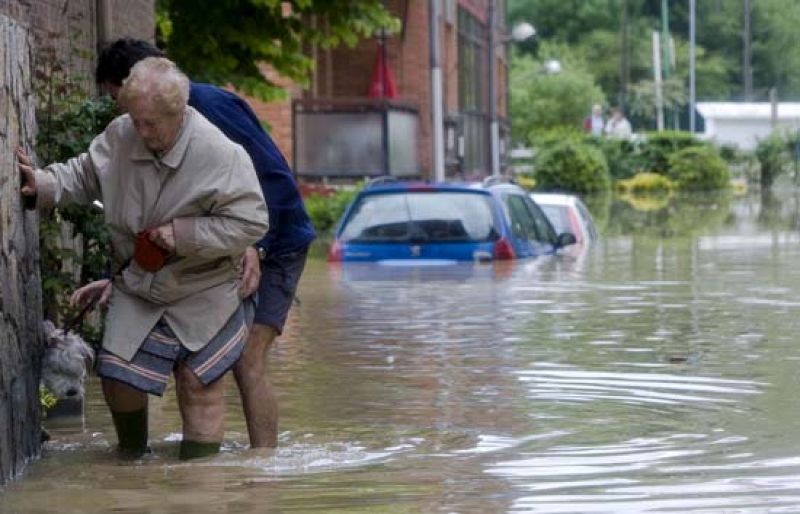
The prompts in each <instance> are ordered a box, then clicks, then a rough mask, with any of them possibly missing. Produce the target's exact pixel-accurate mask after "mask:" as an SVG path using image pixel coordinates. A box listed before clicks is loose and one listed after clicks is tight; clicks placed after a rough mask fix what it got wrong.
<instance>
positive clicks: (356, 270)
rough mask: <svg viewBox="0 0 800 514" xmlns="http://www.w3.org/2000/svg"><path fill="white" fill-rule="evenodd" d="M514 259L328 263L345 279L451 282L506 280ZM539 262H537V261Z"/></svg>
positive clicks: (330, 267) (361, 280) (352, 280)
mask: <svg viewBox="0 0 800 514" xmlns="http://www.w3.org/2000/svg"><path fill="white" fill-rule="evenodd" d="M516 262H517V261H513V260H506V261H492V262H490V263H485V264H479V265H476V264H475V263H472V262H465V261H455V262H451V261H446V260H438V261H430V260H429V261H423V262H417V261H414V260H410V259H406V260H391V261H380V262H348V263H347V264H342V263H340V262H331V263H329V264H328V272H329V273H330V274H331V276H332V277H333V278H334V279H336V280H342V281H344V282H403V283H407V282H451V283H463V282H467V281H473V280H492V281H496V280H505V279H507V278H509V277H510V276H511V275H512V273H513V272H514V269H515V264H516ZM536 262H538V261H536Z"/></svg>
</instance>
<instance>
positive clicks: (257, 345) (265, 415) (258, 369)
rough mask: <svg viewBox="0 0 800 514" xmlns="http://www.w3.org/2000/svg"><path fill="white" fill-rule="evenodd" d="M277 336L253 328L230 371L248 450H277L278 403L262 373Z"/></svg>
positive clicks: (266, 329)
mask: <svg viewBox="0 0 800 514" xmlns="http://www.w3.org/2000/svg"><path fill="white" fill-rule="evenodd" d="M277 335H278V332H277V331H276V330H275V329H274V328H272V327H270V326H267V325H258V324H254V325H253V328H252V329H251V330H250V334H249V335H248V337H247V344H246V345H245V347H244V352H243V353H242V356H241V357H240V358H239V360H238V361H237V362H236V364H235V365H234V367H233V376H234V377H235V378H236V385H238V386H239V394H240V395H241V397H242V409H243V410H244V417H245V420H246V421H247V432H248V434H249V436H250V447H251V448H263V447H268V448H275V447H276V446H278V399H277V397H276V396H275V391H274V390H273V388H272V384H271V383H270V381H269V378H268V377H267V373H266V368H267V351H268V350H269V347H270V346H271V345H272V342H273V341H274V340H275V338H276V337H277Z"/></svg>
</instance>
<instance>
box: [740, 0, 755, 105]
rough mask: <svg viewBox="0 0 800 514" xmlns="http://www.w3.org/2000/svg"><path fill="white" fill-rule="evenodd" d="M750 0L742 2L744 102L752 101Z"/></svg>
mask: <svg viewBox="0 0 800 514" xmlns="http://www.w3.org/2000/svg"><path fill="white" fill-rule="evenodd" d="M750 1H751V0H744V30H743V31H742V34H743V36H742V37H743V38H744V41H743V45H742V46H743V51H742V75H743V77H742V78H743V79H744V99H745V100H746V101H748V102H749V101H752V100H753V68H752V65H751V60H752V58H753V48H752V43H753V41H752V39H753V29H752V26H751V24H750V22H751V20H752V12H753V11H752V5H751V4H750Z"/></svg>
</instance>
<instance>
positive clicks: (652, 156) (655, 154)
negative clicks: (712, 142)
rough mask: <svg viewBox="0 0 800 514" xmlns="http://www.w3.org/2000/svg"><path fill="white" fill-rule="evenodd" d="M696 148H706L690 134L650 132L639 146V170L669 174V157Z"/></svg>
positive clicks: (668, 131)
mask: <svg viewBox="0 0 800 514" xmlns="http://www.w3.org/2000/svg"><path fill="white" fill-rule="evenodd" d="M696 146H707V145H706V144H705V143H703V142H702V141H700V140H699V139H697V138H696V137H695V136H694V134H692V133H691V132H680V131H670V130H667V131H664V132H651V133H649V134H647V138H646V139H645V141H644V142H643V143H642V144H641V148H640V154H641V166H642V167H641V169H645V170H652V171H655V172H657V173H664V174H667V173H669V166H670V163H669V157H670V155H672V154H674V153H675V152H678V151H680V150H683V149H684V148H691V147H696Z"/></svg>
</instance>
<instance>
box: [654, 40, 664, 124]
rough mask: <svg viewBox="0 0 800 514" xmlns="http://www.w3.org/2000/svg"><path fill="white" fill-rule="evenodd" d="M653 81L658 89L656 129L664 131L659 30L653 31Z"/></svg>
mask: <svg viewBox="0 0 800 514" xmlns="http://www.w3.org/2000/svg"><path fill="white" fill-rule="evenodd" d="M653 81H654V83H655V88H656V129H658V131H659V132H661V131H662V130H664V94H663V91H662V89H663V84H661V42H660V36H659V34H658V31H657V30H654V31H653Z"/></svg>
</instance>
